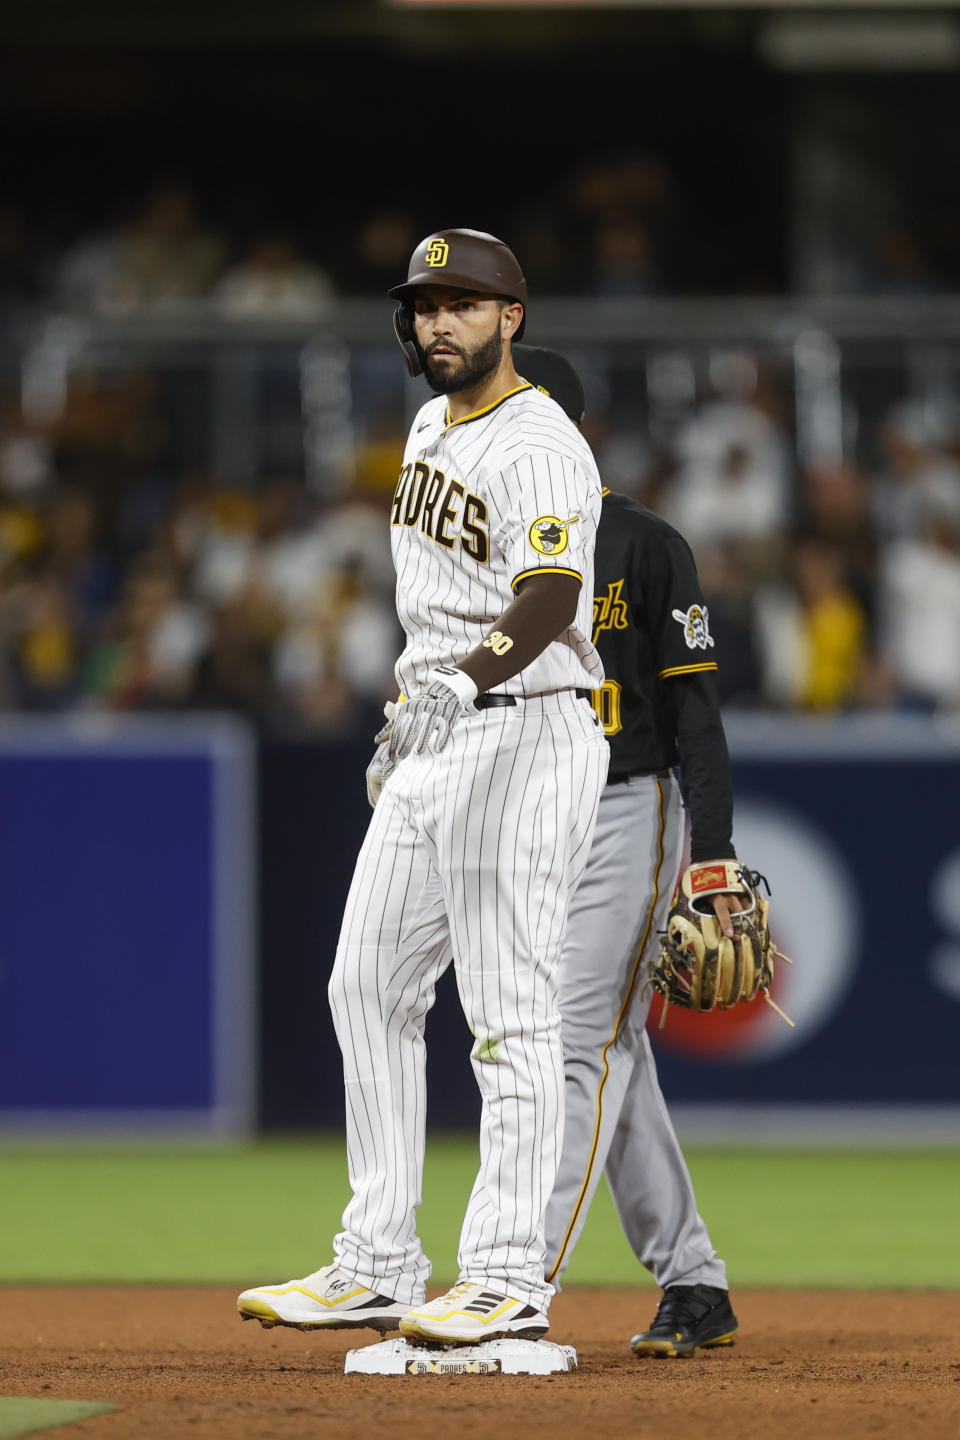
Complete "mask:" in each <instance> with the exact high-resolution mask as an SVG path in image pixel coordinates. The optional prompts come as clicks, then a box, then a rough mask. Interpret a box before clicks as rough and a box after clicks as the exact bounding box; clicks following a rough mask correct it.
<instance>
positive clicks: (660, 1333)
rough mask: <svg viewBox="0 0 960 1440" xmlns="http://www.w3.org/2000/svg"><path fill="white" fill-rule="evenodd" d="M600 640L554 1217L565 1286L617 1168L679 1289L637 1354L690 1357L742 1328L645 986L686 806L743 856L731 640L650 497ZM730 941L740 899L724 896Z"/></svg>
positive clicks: (608, 539)
mask: <svg viewBox="0 0 960 1440" xmlns="http://www.w3.org/2000/svg"><path fill="white" fill-rule="evenodd" d="M514 356H515V360H516V363H517V366H518V368H519V370H520V372H521V373H522V374H523V376H524V378H525V379H527V380H529V381H531V382H532V383H533V384H535V385H538V386H539V387H540V388H542V389H543V390H545V391H546V392H547V393H549V394H550V395H551V396H552V397H553V399H555V400H556V401H557V402H558V404H559V405H560V406H561V407H562V408H563V409H564V411H565V412H566V413H567V414H568V415H569V416H570V417H571V418H572V419H573V420H574V421H575V422H577V423H578V424H579V422H580V421H581V420H582V418H583V411H584V395H583V386H582V384H581V382H580V379H579V376H578V375H577V373H576V371H575V370H574V369H573V367H572V366H571V365H570V364H569V362H568V361H566V360H565V359H564V358H563V356H561V355H558V354H556V352H553V351H549V350H535V349H531V348H529V347H526V346H519V347H517V348H516V349H515V351H514ZM603 497H604V498H603V510H602V514H601V519H600V526H599V530H598V534H597V549H596V559H595V591H594V608H593V640H594V644H595V645H596V646H597V647H598V649H599V651H600V656H601V658H602V660H603V665H604V670H605V674H606V678H605V680H604V683H603V685H602V686H600V687H599V689H598V691H597V692H596V704H597V708H598V711H599V714H600V715H601V717H602V719H603V724H604V729H605V731H606V734H607V737H608V739H609V741H610V746H611V759H610V772H609V777H608V780H607V784H606V787H605V789H604V792H603V795H602V797H601V800H600V809H599V815H598V819H597V829H596V834H595V837H594V842H593V848H592V850H591V852H590V859H589V861H588V862H587V868H586V871H585V872H584V876H583V880H582V881H581V884H580V886H579V888H578V890H577V893H576V895H575V897H574V899H573V901H572V902H571V907H570V918H569V922H568V926H567V937H566V941H565V943H564V948H563V953H562V959H561V967H560V1008H561V1014H562V1017H563V1052H564V1068H565V1072H566V1130H565V1135H564V1143H563V1153H562V1157H561V1161H560V1169H559V1172H558V1175H557V1182H556V1186H555V1188H554V1192H553V1196H552V1198H551V1200H550V1204H549V1207H548V1209H547V1256H548V1259H547V1277H548V1279H549V1280H550V1281H551V1282H552V1283H553V1284H554V1285H555V1286H556V1285H557V1283H558V1281H559V1278H560V1276H561V1275H562V1274H563V1272H564V1270H565V1268H566V1266H567V1264H568V1262H569V1260H570V1256H571V1254H572V1252H573V1248H574V1246H575V1245H576V1243H577V1240H578V1238H579V1236H580V1233H581V1231H582V1229H583V1225H584V1222H585V1220H586V1218H587V1212H588V1210H589V1208H590V1204H591V1201H592V1200H593V1196H594V1194H595V1192H596V1188H597V1184H598V1183H599V1180H600V1176H601V1174H602V1173H603V1172H604V1171H606V1175H607V1179H608V1181H609V1184H610V1189H611V1191H612V1193H613V1199H614V1203H615V1204H616V1207H617V1211H618V1214H619V1216H620V1219H621V1222H622V1224H623V1228H624V1230H625V1232H626V1235H627V1239H628V1240H629V1241H630V1244H631V1245H632V1247H633V1250H634V1253H635V1254H636V1256H637V1259H638V1260H639V1261H640V1262H641V1264H643V1265H645V1266H646V1267H647V1268H648V1269H649V1270H651V1271H652V1273H653V1275H654V1277H655V1278H656V1280H657V1282H658V1283H659V1284H660V1285H661V1286H663V1287H664V1295H663V1298H662V1300H661V1302H660V1307H659V1311H658V1314H657V1317H656V1319H655V1320H654V1322H653V1324H652V1326H651V1328H650V1329H649V1330H647V1331H645V1332H643V1333H642V1334H640V1335H635V1336H634V1337H633V1340H632V1342H631V1344H632V1348H633V1351H634V1353H635V1354H637V1355H688V1354H691V1353H692V1352H693V1351H694V1350H695V1349H696V1348H697V1347H698V1346H704V1347H705V1346H713V1345H725V1344H729V1343H730V1342H731V1340H732V1338H733V1336H734V1334H735V1333H736V1330H737V1320H736V1317H735V1315H734V1314H733V1311H732V1309H731V1307H730V1299H729V1295H728V1293H727V1280H726V1269H725V1266H724V1264H723V1261H722V1260H720V1259H719V1258H718V1257H717V1254H716V1251H715V1250H714V1248H713V1246H712V1244H711V1243H710V1238H709V1236H708V1234H707V1230H706V1227H705V1226H704V1223H703V1221H702V1220H701V1218H700V1216H699V1214H698V1213H697V1207H696V1202H695V1200H694V1194H693V1187H692V1185H691V1181H690V1175H689V1172H688V1170H687V1167H686V1164H685V1163H684V1159H683V1155H682V1154H681V1151H680V1146H679V1144H678V1142H677V1138H676V1135H675V1133H674V1130H673V1126H672V1124H671V1122H670V1117H669V1115H668V1114H667V1110H666V1106H665V1104H664V1099H663V1095H662V1093H661V1091H660V1087H659V1085H658V1083H657V1073H656V1066H655V1063H654V1059H653V1055H652V1053H651V1049H650V1042H649V1040H648V1038H647V1032H646V1028H645V1026H646V1019H647V1012H648V1010H649V1005H650V994H651V991H650V989H649V987H647V988H645V987H644V981H645V978H646V974H647V969H648V965H649V963H650V961H651V960H652V959H655V958H656V955H657V953H658V951H659V947H660V939H659V934H660V932H662V931H663V930H664V928H665V925H666V916H667V911H668V910H669V907H670V902H671V897H672V892H673V889H674V884H675V882H676V878H677V874H678V871H679V868H680V864H681V852H682V848H683V838H684V816H683V800H682V798H681V791H680V785H679V783H678V780H677V777H676V775H675V773H674V770H673V767H674V765H675V764H676V762H677V761H679V762H680V765H681V768H682V774H683V782H684V791H685V795H686V802H687V808H688V809H689V813H690V821H691V860H692V861H694V862H696V861H710V860H719V859H726V858H733V857H734V849H733V846H732V844H731V830H732V821H733V792H732V786H731V780H730V762H729V758H728V755H727V747H726V741H725V739H724V734H723V725H722V722H721V719H720V713H719V706H718V701H717V691H716V682H715V678H714V676H715V672H716V669H717V663H716V659H715V654H714V641H713V636H712V635H711V634H710V623H709V614H708V610H707V607H706V605H705V604H704V602H703V596H702V594H701V591H700V585H699V581H698V579H697V572H696V568H695V565H694V561H693V556H692V555H691V553H690V550H689V547H688V546H687V544H686V542H685V541H684V540H683V538H682V537H681V536H680V535H678V534H677V532H676V531H675V530H673V529H672V528H671V527H670V526H669V525H667V524H666V523H665V522H664V521H663V520H661V519H659V517H658V516H656V515H654V514H653V513H652V512H651V511H650V510H647V509H646V508H645V507H644V506H643V505H640V504H639V503H638V502H637V501H635V500H631V499H629V498H628V497H627V496H625V495H617V494H614V493H613V492H612V491H610V490H607V489H604V492H603ZM714 908H715V910H716V911H717V915H718V918H719V919H720V921H721V923H722V925H723V927H724V930H725V931H726V933H727V934H732V933H733V927H732V926H731V924H730V918H729V916H730V911H731V910H738V909H739V908H740V902H739V901H738V900H737V899H736V897H734V896H732V895H727V896H718V897H717V898H716V901H715V905H714Z"/></svg>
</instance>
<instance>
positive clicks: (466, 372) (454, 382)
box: [423, 325, 503, 395]
mask: <svg viewBox="0 0 960 1440" xmlns="http://www.w3.org/2000/svg"><path fill="white" fill-rule="evenodd" d="M435 343H437V344H442V345H446V346H449V347H450V348H451V349H454V348H455V349H456V353H457V354H458V355H459V356H460V357H461V358H462V361H463V364H462V365H460V366H458V367H456V368H454V367H452V366H450V365H446V364H445V365H443V366H439V365H435V364H434V363H433V362H432V361H431V359H430V354H429V352H426V353H425V354H424V364H423V370H424V374H425V375H426V377H427V384H428V385H429V386H430V389H431V390H435V391H436V392H437V394H438V395H456V393H457V392H458V391H459V390H470V389H472V388H473V386H474V385H479V384H480V383H481V381H483V380H486V378H487V376H488V375H492V374H493V372H494V370H496V368H497V366H498V365H499V364H500V361H501V359H502V358H503V339H502V337H501V335H500V326H499V325H498V326H497V328H496V329H495V330H494V332H493V334H492V335H491V336H490V337H489V339H487V340H484V341H483V342H482V343H481V344H480V345H478V346H477V348H476V350H471V351H466V350H463V349H461V347H460V346H459V345H457V346H456V347H454V345H453V342H452V341H451V340H442V341H438V342H435Z"/></svg>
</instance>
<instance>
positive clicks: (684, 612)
mask: <svg viewBox="0 0 960 1440" xmlns="http://www.w3.org/2000/svg"><path fill="white" fill-rule="evenodd" d="M594 571H595V578H594V601H593V643H594V645H595V646H596V647H597V649H598V650H599V652H600V657H601V659H602V660H603V668H604V671H605V673H606V680H605V681H604V684H603V686H602V687H601V688H600V689H599V690H597V691H595V692H594V704H595V705H596V708H597V712H598V714H599V715H600V718H601V720H602V721H603V727H604V730H605V732H606V735H607V738H608V740H609V742H610V771H609V779H610V781H614V782H616V781H618V780H623V779H625V778H626V777H627V776H629V775H633V774H642V773H649V772H651V771H654V772H655V771H658V770H666V769H669V768H670V767H672V766H673V765H675V764H677V763H678V762H680V764H681V766H682V776H683V782H684V790H685V793H686V797H687V804H688V807H689V810H690V817H691V827H692V836H693V838H692V854H693V858H694V859H699V858H704V859H721V858H724V857H725V856H732V855H733V849H732V846H731V844H730V834H731V829H732V815H733V794H732V785H731V780H730V762H729V757H728V755H727V748H726V741H725V740H724V736H723V725H722V722H721V719H720V711H719V703H718V699H717V688H716V680H715V674H716V670H717V659H716V652H715V645H714V639H713V636H712V635H711V634H710V617H709V612H708V610H707V607H706V605H705V604H704V601H703V594H702V592H701V589H700V581H699V578H698V576H697V568H696V565H695V563H694V559H693V555H692V553H691V551H690V547H689V545H688V544H687V542H686V541H685V540H684V538H683V536H682V535H680V534H678V532H677V531H676V530H674V529H673V527H672V526H670V525H668V524H667V523H666V521H665V520H662V519H661V518H660V516H659V515H655V514H654V513H653V511H652V510H648V509H647V508H646V506H645V505H641V504H640V503H639V501H637V500H632V499H630V498H629V497H628V496H626V495H619V494H616V493H615V492H614V491H611V490H608V489H604V492H603V509H602V511H601V516H600V525H599V529H598V531H597V545H596V552H595V557H594Z"/></svg>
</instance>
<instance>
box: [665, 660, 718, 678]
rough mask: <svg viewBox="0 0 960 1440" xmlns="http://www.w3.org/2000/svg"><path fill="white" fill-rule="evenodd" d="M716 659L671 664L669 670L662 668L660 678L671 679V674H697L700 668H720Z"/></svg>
mask: <svg viewBox="0 0 960 1440" xmlns="http://www.w3.org/2000/svg"><path fill="white" fill-rule="evenodd" d="M718 668H719V667H718V665H717V662H716V660H702V661H701V662H700V664H699V665H671V666H670V668H669V669H668V670H661V671H660V675H659V679H661V680H669V679H670V676H671V675H695V674H696V673H697V671H698V670H716V669H718Z"/></svg>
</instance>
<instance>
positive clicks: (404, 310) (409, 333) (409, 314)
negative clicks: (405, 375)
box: [393, 305, 423, 379]
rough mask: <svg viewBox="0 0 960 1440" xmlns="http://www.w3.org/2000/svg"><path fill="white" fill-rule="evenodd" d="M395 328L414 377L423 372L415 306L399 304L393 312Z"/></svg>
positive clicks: (408, 366)
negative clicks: (414, 314)
mask: <svg viewBox="0 0 960 1440" xmlns="http://www.w3.org/2000/svg"><path fill="white" fill-rule="evenodd" d="M393 330H394V334H395V335H396V337H397V343H398V344H399V346H400V349H401V350H402V351H403V358H404V360H405V361H406V365H407V369H408V370H409V372H410V375H411V377H412V378H413V379H416V377H417V376H418V375H422V374H423V351H422V350H421V349H420V346H419V345H418V344H417V335H416V331H415V330H414V328H413V306H412V305H398V306H397V308H396V310H394V312H393Z"/></svg>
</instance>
